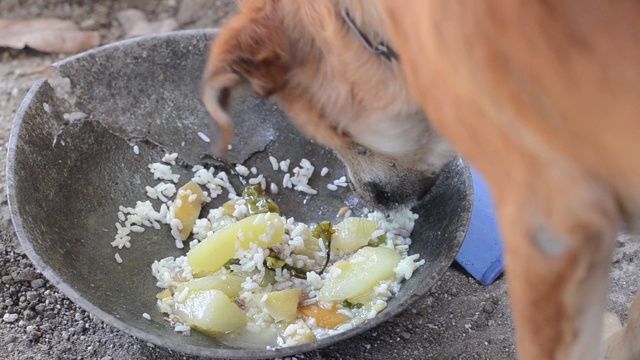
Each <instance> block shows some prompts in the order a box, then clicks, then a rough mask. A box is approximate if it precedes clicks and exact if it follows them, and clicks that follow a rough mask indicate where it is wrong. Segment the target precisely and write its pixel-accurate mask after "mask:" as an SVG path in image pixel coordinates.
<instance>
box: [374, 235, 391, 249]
mask: <svg viewBox="0 0 640 360" xmlns="http://www.w3.org/2000/svg"><path fill="white" fill-rule="evenodd" d="M386 242H387V234H382V235H380V236H378V237H377V238H376V239H375V240H373V241H372V244H371V246H372V247H378V246H380V245H383V244H384V243H386Z"/></svg>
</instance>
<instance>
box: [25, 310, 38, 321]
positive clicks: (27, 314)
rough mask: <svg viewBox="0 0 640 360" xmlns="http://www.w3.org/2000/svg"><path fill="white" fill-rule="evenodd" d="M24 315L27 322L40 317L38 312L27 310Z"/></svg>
mask: <svg viewBox="0 0 640 360" xmlns="http://www.w3.org/2000/svg"><path fill="white" fill-rule="evenodd" d="M23 315H24V318H25V319H27V320H33V319H35V318H36V317H38V314H36V312H35V311H33V310H25V311H24V313H23Z"/></svg>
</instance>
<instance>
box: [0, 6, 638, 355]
mask: <svg viewBox="0 0 640 360" xmlns="http://www.w3.org/2000/svg"><path fill="white" fill-rule="evenodd" d="M185 2H188V3H190V4H186V3H185ZM203 3H206V4H209V5H207V6H203V5H202V4H203ZM127 7H134V8H138V9H140V10H143V11H144V12H145V13H146V14H147V15H148V17H149V19H150V20H158V19H166V18H175V19H177V20H178V23H179V25H180V26H179V27H180V28H181V29H185V28H198V27H212V26H220V25H222V24H224V22H225V21H226V19H227V18H228V16H229V15H230V14H233V12H234V10H235V5H234V4H233V1H231V0H204V1H202V0H154V1H142V0H131V1H123V0H113V1H89V0H69V1H61V0H2V1H1V2H0V16H1V17H8V18H25V17H39V16H58V17H62V18H68V19H72V20H74V21H76V22H77V23H78V24H80V23H82V24H83V26H84V27H85V28H90V29H96V30H98V31H100V33H101V36H102V39H103V43H108V42H113V41H117V40H120V39H122V38H123V36H124V32H123V29H122V28H121V27H120V25H119V24H118V22H117V21H116V20H115V18H114V13H115V12H116V11H118V10H121V9H125V8H127ZM203 9H205V10H203ZM60 58H61V57H60V56H57V55H46V54H42V53H38V52H35V51H31V50H21V51H18V50H6V49H0V79H2V80H1V81H0V161H1V162H2V163H1V164H0V165H1V166H0V187H1V188H2V191H1V192H0V297H1V298H0V358H5V359H102V360H107V359H191V358H193V357H189V356H186V355H183V354H178V353H174V352H171V351H169V350H166V349H163V348H160V347H156V346H153V345H150V344H147V343H145V342H143V341H139V340H137V339H135V338H133V337H131V336H129V335H127V334H125V333H123V332H121V331H119V330H117V329H114V328H112V327H110V326H108V325H106V324H104V323H103V322H101V321H100V320H98V319H96V318H94V317H93V316H92V315H91V314H89V313H87V312H86V311H84V310H83V309H81V308H79V307H77V306H76V305H74V304H73V303H72V302H71V301H69V300H68V299H67V298H66V297H65V296H64V295H63V294H61V293H60V292H59V291H58V290H57V289H56V288H55V287H53V286H52V285H51V284H49V282H48V281H47V280H46V279H44V278H43V277H42V275H41V274H40V273H39V272H38V271H37V270H36V269H35V268H34V267H33V265H32V264H31V262H30V261H29V259H27V257H26V256H25V255H24V253H23V252H22V250H21V248H20V245H19V243H18V240H17V238H16V235H15V232H14V230H13V225H12V223H11V219H10V215H9V209H8V205H7V196H6V193H5V191H4V189H5V179H6V174H5V166H4V165H5V159H6V153H7V146H8V139H9V133H10V129H11V124H12V122H13V118H14V116H15V112H16V110H17V109H18V107H19V105H20V103H21V101H22V99H23V98H24V96H25V95H26V93H27V91H28V90H29V88H30V87H31V85H32V84H33V82H34V81H35V80H36V79H38V78H41V77H43V76H44V75H43V73H42V69H43V67H44V66H46V65H48V64H50V63H52V62H54V61H56V60H59V59H60ZM54 86H64V84H63V83H60V84H54ZM632 240H637V236H632V235H622V236H620V237H619V240H618V245H619V247H618V249H617V251H616V255H615V259H614V264H613V271H612V275H613V281H612V286H611V289H612V293H611V295H610V299H609V302H608V308H609V310H611V311H614V312H616V313H617V314H619V315H621V316H622V317H623V318H624V315H625V313H626V309H627V307H628V304H629V303H630V302H631V300H632V298H633V295H634V293H635V291H636V289H637V288H638V285H640V272H639V271H638V264H639V262H640V246H639V245H638V242H637V241H635V242H634V241H632ZM506 291H507V286H506V283H505V281H504V278H500V279H499V280H498V281H497V282H496V283H495V284H494V285H492V286H490V287H482V286H480V285H478V284H477V283H476V282H475V280H473V279H472V278H471V277H470V276H469V275H467V274H465V273H464V271H463V270H461V269H460V268H459V267H457V266H455V265H454V266H452V267H451V269H450V270H449V271H448V272H447V273H446V274H445V276H444V278H443V279H442V280H441V282H440V283H439V284H438V285H436V286H435V287H434V289H433V291H432V292H431V294H430V296H428V297H427V298H425V299H422V300H421V301H418V302H417V303H416V304H414V305H413V306H412V308H411V309H409V310H407V311H406V312H405V313H404V314H402V315H401V316H398V317H396V318H394V319H392V320H391V321H389V322H387V323H385V324H383V325H382V326H380V327H378V328H376V329H374V330H372V331H370V332H368V333H366V334H363V335H361V336H357V337H355V338H352V339H351V340H349V341H347V342H346V343H343V344H339V345H335V346H332V347H329V348H326V349H322V350H319V351H314V352H311V353H307V354H300V355H299V356H297V358H305V359H361V358H369V359H389V358H403V359H425V358H428V359H513V358H514V357H515V349H514V346H513V324H512V320H511V317H510V315H509V310H508V300H507V297H506Z"/></svg>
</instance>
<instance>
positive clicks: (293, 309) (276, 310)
mask: <svg viewBox="0 0 640 360" xmlns="http://www.w3.org/2000/svg"><path fill="white" fill-rule="evenodd" d="M301 297H302V290H300V289H288V290H282V291H273V292H270V293H268V294H267V298H266V299H265V301H264V307H265V308H266V309H267V312H269V315H271V317H273V320H274V321H276V322H278V321H282V320H286V321H293V320H295V319H296V315H297V314H298V303H299V302H300V298H301Z"/></svg>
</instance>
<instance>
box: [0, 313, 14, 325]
mask: <svg viewBox="0 0 640 360" xmlns="http://www.w3.org/2000/svg"><path fill="white" fill-rule="evenodd" d="M2 320H4V322H7V323H12V322H16V321H17V320H18V314H4V316H3V317H2Z"/></svg>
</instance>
